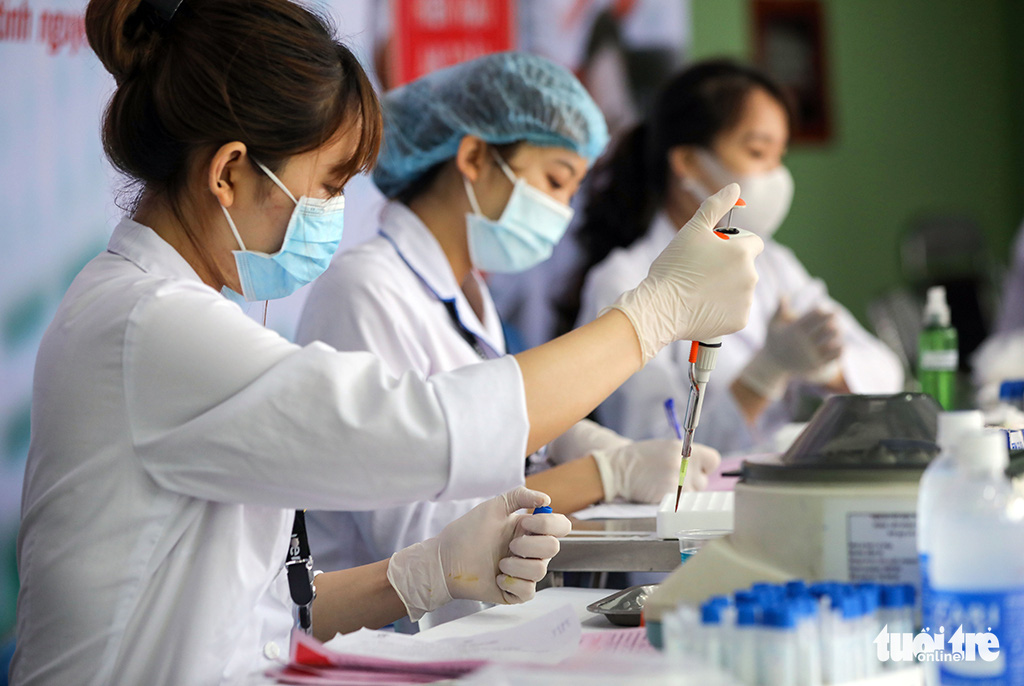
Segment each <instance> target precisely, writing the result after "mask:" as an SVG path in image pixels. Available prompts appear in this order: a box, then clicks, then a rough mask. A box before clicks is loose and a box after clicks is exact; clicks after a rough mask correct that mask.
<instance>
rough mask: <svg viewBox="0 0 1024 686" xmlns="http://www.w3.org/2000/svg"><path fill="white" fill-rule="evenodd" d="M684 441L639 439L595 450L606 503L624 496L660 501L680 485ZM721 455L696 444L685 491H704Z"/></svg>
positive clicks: (687, 474) (642, 500)
mask: <svg viewBox="0 0 1024 686" xmlns="http://www.w3.org/2000/svg"><path fill="white" fill-rule="evenodd" d="M682 447H683V444H682V442H681V441H678V440H653V441H637V442H636V443H629V444H627V445H625V446H622V447H619V448H613V449H611V450H597V451H594V453H593V455H594V461H595V462H597V471H598V472H600V474H601V485H602V486H603V487H604V499H605V501H606V502H610V501H612V500H615V499H616V498H623V499H624V500H629V501H631V502H636V503H658V502H661V499H662V498H663V497H665V494H666V493H671V492H673V491H675V490H676V487H677V486H678V485H679V461H680V460H681V459H682ZM721 460H722V456H721V455H719V453H718V451H717V450H715V449H714V448H710V447H708V446H706V445H700V444H694V446H693V449H692V450H691V452H690V464H689V465H688V466H687V471H686V480H685V481H684V483H683V488H684V490H688V491H702V490H704V489H705V488H707V485H708V477H709V476H710V475H711V474H713V473H714V472H715V470H716V469H718V463H719V462H721Z"/></svg>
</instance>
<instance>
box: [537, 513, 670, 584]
mask: <svg viewBox="0 0 1024 686" xmlns="http://www.w3.org/2000/svg"><path fill="white" fill-rule="evenodd" d="M570 519H571V520H572V531H571V532H570V533H569V535H568V536H566V537H565V538H561V539H559V545H560V549H559V551H558V554H557V555H555V556H554V557H553V558H552V559H551V561H550V562H549V563H548V572H549V573H550V577H551V578H550V580H549V581H550V585H551V586H562V585H563V575H564V573H565V572H592V573H603V572H671V571H673V570H674V569H675V568H676V567H678V566H679V543H678V542H677V541H674V540H665V539H661V538H658V535H657V533H656V532H655V530H656V528H657V521H656V520H655V519H654V518H653V517H647V518H642V519H595V520H586V521H580V520H576V519H573V518H572V517H570Z"/></svg>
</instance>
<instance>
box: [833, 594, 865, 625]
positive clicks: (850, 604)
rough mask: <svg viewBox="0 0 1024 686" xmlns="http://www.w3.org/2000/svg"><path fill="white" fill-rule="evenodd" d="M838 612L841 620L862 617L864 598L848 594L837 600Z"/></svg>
mask: <svg viewBox="0 0 1024 686" xmlns="http://www.w3.org/2000/svg"><path fill="white" fill-rule="evenodd" d="M839 610H840V612H842V613H843V619H856V618H858V617H863V616H864V596H863V595H861V594H860V593H849V594H847V595H844V596H843V597H842V598H840V599H839Z"/></svg>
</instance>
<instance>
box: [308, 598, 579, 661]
mask: <svg viewBox="0 0 1024 686" xmlns="http://www.w3.org/2000/svg"><path fill="white" fill-rule="evenodd" d="M580 633H581V630H580V621H579V618H578V617H577V616H576V611H575V610H573V608H572V606H570V605H562V606H560V607H558V608H556V609H554V610H552V611H551V612H548V613H547V614H544V615H541V616H540V617H537V618H535V619H531V620H529V621H527V622H524V623H522V624H520V625H518V626H516V627H513V628H507V629H499V630H497V631H490V632H484V633H480V634H477V635H474V636H458V637H448V638H440V639H435V640H431V639H430V638H429V637H428V636H409V635H406V634H397V633H394V632H390V631H371V630H369V629H360V630H359V631H356V632H354V633H351V634H346V635H344V636H336V637H335V638H333V639H332V640H330V641H328V642H327V643H326V644H325V647H326V648H328V649H330V650H331V651H332V652H338V653H344V654H346V655H357V656H361V657H366V658H375V659H383V660H394V661H396V662H406V663H411V662H413V663H417V662H422V663H437V662H462V661H466V660H480V661H488V662H534V663H543V664H555V663H557V662H561V661H562V660H564V659H565V658H567V657H569V656H570V655H572V654H573V653H575V652H576V650H577V649H578V648H579V644H580Z"/></svg>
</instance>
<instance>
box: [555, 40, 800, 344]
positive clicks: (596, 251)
mask: <svg viewBox="0 0 1024 686" xmlns="http://www.w3.org/2000/svg"><path fill="white" fill-rule="evenodd" d="M754 88H763V89H764V90H766V91H768V93H770V94H771V95H772V96H773V97H774V98H775V99H776V100H778V101H779V103H780V104H782V106H783V107H784V108H785V109H786V112H787V114H788V115H789V116H790V119H792V115H791V112H792V110H791V108H790V105H789V99H788V97H787V96H786V94H785V93H784V92H783V90H782V89H781V88H780V87H779V85H778V84H776V83H775V82H774V81H773V80H772V79H771V78H769V77H768V76H767V75H765V74H763V73H762V72H760V71H758V70H756V69H754V68H752V67H748V66H745V65H742V64H739V63H737V62H734V61H732V60H726V59H719V60H708V61H705V62H698V63H696V64H694V65H693V66H691V67H689V68H688V69H686V70H684V71H682V72H680V73H679V74H677V75H676V76H675V77H674V78H672V79H671V80H670V81H669V82H668V83H667V84H666V85H665V86H664V87H663V88H662V89H661V91H660V92H659V93H658V95H657V97H656V98H655V101H654V105H653V107H652V108H651V110H650V112H649V113H648V114H647V116H646V117H645V119H644V120H643V121H641V122H640V123H639V124H638V125H637V126H635V127H634V128H633V129H632V130H630V131H629V132H627V133H626V134H625V135H623V137H622V138H620V139H619V140H618V141H617V142H616V143H615V145H614V147H613V149H612V151H611V153H610V154H608V155H606V156H605V157H604V158H602V159H601V160H600V161H599V162H598V163H597V165H595V167H594V170H593V171H592V172H591V174H590V185H589V188H588V189H587V203H586V205H585V207H584V209H583V222H582V224H580V226H579V230H578V232H577V234H576V240H577V241H578V242H579V244H580V247H581V249H582V252H583V262H582V267H581V269H580V271H579V273H578V274H577V275H576V276H575V278H572V279H570V280H569V284H568V290H567V294H566V296H565V297H564V298H563V299H562V302H561V303H560V305H559V311H560V317H559V319H560V329H561V330H562V331H567V330H568V329H569V328H571V327H572V326H573V325H574V323H575V320H576V316H577V314H578V313H579V307H580V289H581V288H582V285H583V279H584V278H585V276H586V274H587V273H588V272H589V271H590V269H591V268H592V267H594V266H595V265H596V264H598V263H599V262H601V260H603V259H604V258H605V257H607V256H608V254H609V253H610V252H611V251H612V250H614V249H615V248H619V247H628V246H629V245H632V243H633V242H634V241H636V240H637V239H639V238H641V237H642V236H643V235H644V234H646V233H647V229H648V227H649V226H650V224H651V221H652V220H653V219H654V215H655V214H656V213H657V211H658V209H659V208H661V207H662V205H664V203H665V193H666V189H667V187H668V181H669V167H668V154H669V151H670V150H671V149H672V148H674V147H676V146H679V145H693V146H700V147H705V148H707V147H710V146H711V144H712V142H713V141H714V139H715V137H716V136H718V135H719V134H720V133H723V132H725V131H728V130H729V129H730V128H732V127H733V126H735V125H736V124H737V123H738V121H739V118H740V117H741V116H742V113H743V105H744V102H745V101H746V97H747V95H748V94H749V93H750V91H751V90H753V89H754Z"/></svg>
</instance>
